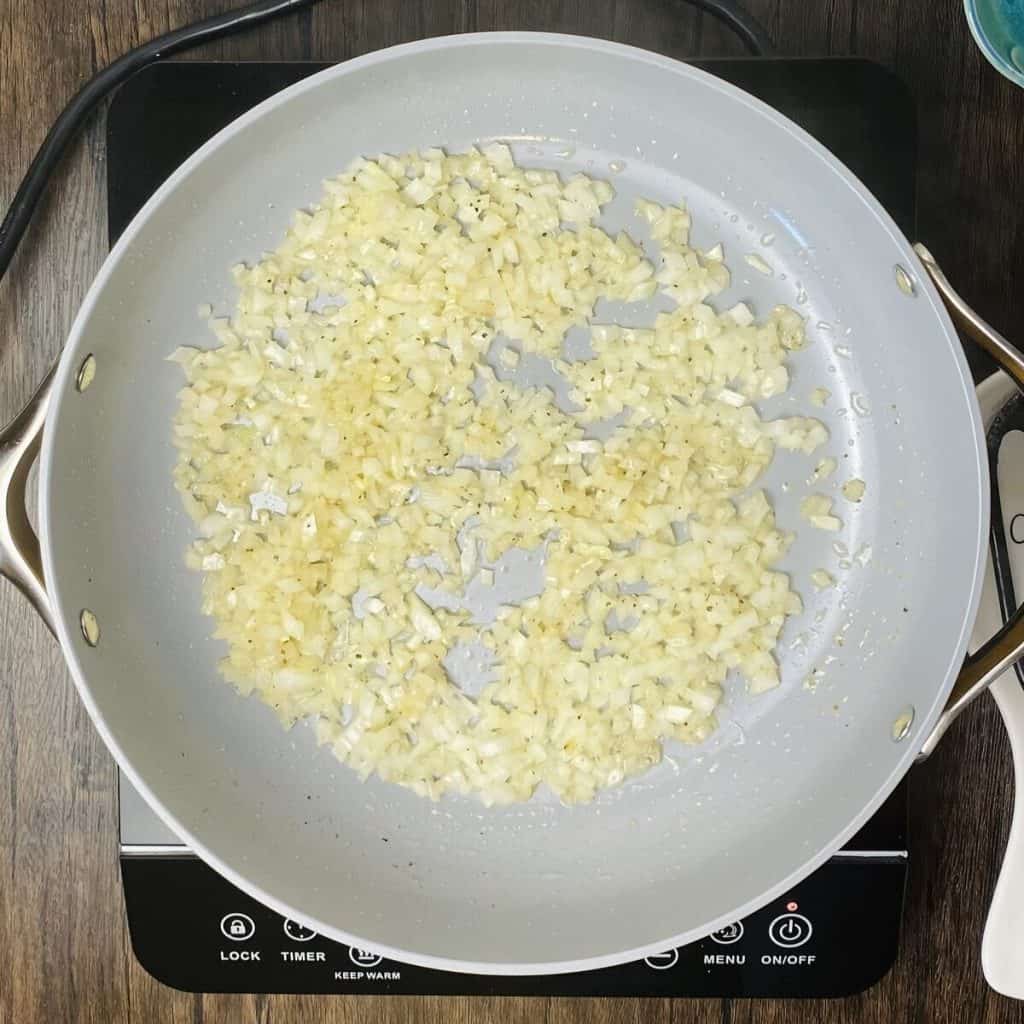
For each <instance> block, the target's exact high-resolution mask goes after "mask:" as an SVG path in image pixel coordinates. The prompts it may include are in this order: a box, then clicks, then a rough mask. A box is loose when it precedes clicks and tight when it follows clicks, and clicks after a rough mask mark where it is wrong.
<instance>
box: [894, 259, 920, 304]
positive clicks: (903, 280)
mask: <svg viewBox="0 0 1024 1024" xmlns="http://www.w3.org/2000/svg"><path fill="white" fill-rule="evenodd" d="M892 273H893V277H895V278H896V287H897V288H899V290H900V291H901V292H903V294H904V295H909V296H911V298H913V296H915V295H916V294H917V285H916V284H914V279H913V278H912V277H911V276H910V274H908V273H907V271H906V268H904V267H901V266H900V265H899V264H898V263H897V264H896V265H895V266H894V267H893V268H892Z"/></svg>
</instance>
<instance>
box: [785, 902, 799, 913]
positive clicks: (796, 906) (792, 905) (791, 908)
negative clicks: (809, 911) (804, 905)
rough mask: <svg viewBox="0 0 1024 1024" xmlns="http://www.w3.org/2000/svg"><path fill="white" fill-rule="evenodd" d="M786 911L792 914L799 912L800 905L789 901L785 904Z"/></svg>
mask: <svg viewBox="0 0 1024 1024" xmlns="http://www.w3.org/2000/svg"><path fill="white" fill-rule="evenodd" d="M786 909H787V910H788V911H789V912H790V913H791V914H792V913H793V911H794V910H799V909H800V904H799V903H796V902H794V901H793V900H790V901H789V902H788V903H787V904H786Z"/></svg>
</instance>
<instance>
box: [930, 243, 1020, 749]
mask: <svg viewBox="0 0 1024 1024" xmlns="http://www.w3.org/2000/svg"><path fill="white" fill-rule="evenodd" d="M914 251H915V252H916V253H917V255H918V256H919V257H920V260H921V263H922V265H923V266H924V269H925V271H926V272H927V274H928V276H929V277H930V278H931V280H932V283H933V284H934V285H935V287H936V289H937V290H938V292H939V295H940V296H941V297H942V301H943V302H944V303H945V306H946V309H947V310H949V315H950V317H952V319H953V323H954V324H955V325H956V328H957V330H958V331H960V332H961V333H962V334H963V335H965V336H966V337H968V338H970V339H971V341H973V342H975V343H976V344H978V345H980V346H981V347H982V348H983V349H984V350H985V351H986V352H987V353H988V354H989V355H990V356H992V358H993V359H995V361H996V362H997V363H998V364H999V365H1000V367H1002V369H1003V370H1005V371H1006V373H1007V374H1008V375H1009V377H1010V378H1011V379H1012V380H1013V382H1014V384H1016V385H1017V387H1018V388H1020V390H1021V391H1024V355H1022V354H1021V352H1019V351H1018V350H1017V349H1016V348H1015V347H1014V346H1013V345H1011V344H1010V343H1009V342H1008V341H1007V340H1006V339H1005V338H1004V337H1003V336H1002V335H1001V334H1000V333H999V332H998V331H997V330H995V328H993V327H991V326H989V324H987V323H985V321H984V320H982V319H981V317H980V316H978V314H977V313H975V312H974V310H973V309H971V307H970V306H968V305H967V303H966V302H964V300H963V299H962V298H961V297H960V296H959V295H958V294H957V292H956V290H955V289H954V288H953V286H952V285H951V284H950V283H949V281H948V280H947V279H946V275H945V274H943V272H942V270H941V269H940V268H939V265H938V263H936V262H935V257H934V256H932V254H931V253H930V252H929V251H928V250H927V249H926V248H925V247H924V246H923V245H921V244H920V243H917V244H916V245H915V246H914ZM1022 656H1024V607H1021V608H1018V609H1017V610H1016V611H1015V612H1014V613H1013V615H1012V616H1010V618H1009V619H1008V620H1007V621H1006V623H1005V625H1003V627H1002V628H1001V629H1000V630H999V631H998V632H997V633H995V635H993V636H992V637H991V638H989V639H988V640H987V641H986V642H985V643H984V644H982V645H981V647H979V648H978V650H976V651H975V652H974V653H973V654H969V655H968V656H967V658H966V660H965V661H964V664H963V668H962V669H961V670H960V675H959V676H958V677H957V680H956V683H955V684H954V685H953V690H952V692H951V693H950V695H949V700H948V701H946V707H945V708H944V710H943V712H942V714H941V715H940V716H939V720H938V721H937V722H936V723H935V728H934V729H932V731H931V733H930V734H929V735H928V737H927V738H926V739H925V741H924V743H923V744H922V745H921V755H922V756H923V757H927V755H928V754H930V753H931V752H932V751H933V750H934V749H935V746H936V744H937V743H938V742H939V740H940V739H942V737H943V735H944V734H945V732H946V730H947V729H948V728H949V727H950V725H951V724H952V723H953V721H954V719H955V718H956V717H957V715H959V714H960V712H961V711H963V710H964V708H965V707H967V705H968V704H970V703H971V701H972V700H974V698H975V697H977V696H978V695H979V694H981V693H984V692H985V690H987V689H988V688H989V687H990V686H991V685H992V683H994V682H995V681H996V679H998V678H999V676H1000V675H1002V673H1003V672H1005V671H1006V669H1008V668H1010V667H1011V666H1012V665H1014V664H1015V663H1016V662H1017V661H1018V660H1020V658H1021V657H1022Z"/></svg>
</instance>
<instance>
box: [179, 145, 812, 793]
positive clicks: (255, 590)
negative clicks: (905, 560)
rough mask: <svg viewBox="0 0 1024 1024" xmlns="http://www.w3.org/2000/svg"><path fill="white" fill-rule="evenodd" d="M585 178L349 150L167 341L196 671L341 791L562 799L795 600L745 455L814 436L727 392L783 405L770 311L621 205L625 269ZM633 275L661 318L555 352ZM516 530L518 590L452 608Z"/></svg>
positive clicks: (790, 334) (756, 663)
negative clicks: (256, 253) (214, 653)
mask: <svg viewBox="0 0 1024 1024" xmlns="http://www.w3.org/2000/svg"><path fill="white" fill-rule="evenodd" d="M612 195H613V191H612V188H611V186H610V185H608V184H607V183H606V182H603V181H595V180H592V179H589V178H587V177H585V176H583V175H576V176H574V177H573V178H571V179H570V180H568V181H565V182H563V181H561V180H560V178H559V176H558V175H557V174H556V173H555V172H553V171H547V170H525V169H523V168H520V167H518V166H516V165H515V163H514V162H513V159H512V155H511V153H510V151H509V149H508V148H507V147H506V146H504V145H499V144H495V145H490V146H486V147H484V148H483V149H480V150H478V149H472V150H470V151H469V152H467V153H465V154H459V155H447V154H445V153H444V152H443V151H441V150H428V151H425V152H422V153H412V154H407V155H405V156H402V157H398V158H395V157H389V156H384V157H380V158H378V159H377V160H358V161H356V162H355V163H354V164H353V165H352V166H351V167H350V168H349V170H348V171H346V172H345V173H344V174H342V175H341V176H340V177H338V178H337V179H334V180H332V181H328V182H327V183H326V184H325V193H324V196H323V199H322V201H321V203H320V205H319V206H318V207H316V208H315V209H314V210H313V211H312V212H299V213H297V214H296V215H295V219H294V223H293V226H292V228H291V230H290V231H289V233H288V235H287V237H286V238H285V240H284V241H283V242H282V244H281V245H280V246H279V248H278V249H277V250H276V251H275V252H273V253H271V254H269V255H267V256H265V257H264V258H263V259H262V260H260V261H259V262H258V263H256V264H255V265H253V266H239V267H236V268H234V278H235V281H236V282H237V285H238V292H239V294H238V302H237V308H236V309H235V312H234V315H233V316H232V317H231V318H230V320H226V319H222V320H214V321H211V324H212V326H213V329H214V331H215V333H216V337H217V340H218V342H219V347H217V348H215V349H213V350H210V351H203V350H199V349H179V350H178V352H177V353H175V355H174V357H172V358H174V359H176V361H178V362H180V363H181V364H182V366H183V368H184V370H185V372H186V374H187V377H188V386H187V387H186V388H185V389H184V390H183V391H182V393H181V399H180V408H179V413H178V416H177V419H176V423H175V427H174V434H175V440H176V444H177V446H178V448H179V460H178V464H177V468H176V471H175V479H176V483H177V486H178V489H179V490H180V492H181V494H182V496H183V500H184V502H185V505H186V508H187V509H188V511H189V513H190V514H191V516H192V517H193V518H194V520H195V522H196V524H197V527H198V533H199V535H200V536H199V539H198V540H196V542H195V543H194V545H193V547H192V548H191V549H190V552H189V562H190V564H191V565H192V566H193V567H194V568H196V569H199V570H201V571H203V572H204V573H205V580H204V595H205V601H204V610H205V612H206V613H207V614H209V615H211V616H213V618H214V619H215V621H216V624H217V625H216V633H215V635H216V636H217V637H218V638H220V639H222V640H224V641H225V642H226V644H227V657H226V658H225V660H224V662H223V672H224V675H225V676H226V677H227V678H228V679H229V680H230V681H232V682H233V683H234V684H235V685H236V686H237V687H238V689H239V690H240V691H241V692H242V693H245V694H248V693H256V694H258V696H259V697H260V698H261V699H262V700H264V701H265V702H267V703H268V704H270V705H272V706H273V707H274V708H275V709H276V710H277V712H278V713H279V715H280V716H281V718H282V719H283V720H284V722H285V723H286V724H290V723H292V722H294V721H296V720H298V719H300V718H306V717H312V718H315V719H316V721H317V729H318V735H319V738H320V740H321V741H322V742H323V743H327V744H329V745H330V746H331V748H332V749H333V750H334V752H335V753H336V754H337V756H338V757H339V758H341V759H342V760H343V761H345V762H347V763H348V764H350V765H351V766H352V767H353V768H355V769H356V770H357V771H358V772H359V773H360V774H361V775H362V776H363V777H366V776H368V775H369V774H370V773H371V772H377V773H378V774H379V775H380V776H381V777H382V778H384V779H388V780H391V781H394V782H397V783H401V784H402V785H405V786H409V787H411V788H412V789H413V790H415V791H416V792H417V793H420V794H423V795H426V796H429V797H432V798H437V797H439V796H440V795H441V794H443V793H445V792H448V791H455V792H460V793H471V794H475V795H477V796H478V797H479V798H481V799H482V800H483V801H484V802H485V803H488V804H490V803H505V802H511V801H518V800H525V799H527V798H529V797H530V795H531V794H532V793H533V792H534V790H535V789H536V788H537V786H538V785H540V784H541V783H546V784H547V785H548V786H549V787H550V788H551V789H552V790H553V791H554V792H555V793H557V794H558V795H559V796H560V797H561V798H562V799H563V800H565V801H568V802H579V801H586V800H590V799H591V798H593V796H594V795H595V793H596V792H597V791H598V790H600V789H601V788H603V787H608V786H614V785H616V784H618V783H621V782H622V781H623V780H624V779H625V778H627V777H629V776H632V775H636V774H637V773H639V772H642V771H644V770H645V769H647V768H648V767H650V766H651V765H652V764H654V763H656V762H657V761H658V760H659V759H660V757H661V743H662V740H664V739H666V738H670V737H671V738H675V739H679V740H683V741H685V742H688V743H694V742H699V741H701V740H703V739H704V738H705V737H707V736H708V735H709V734H710V733H711V731H712V730H713V729H714V727H715V717H714V712H715V708H716V706H717V704H718V702H719V700H720V698H721V695H722V684H723V681H724V680H725V677H726V674H727V673H728V672H730V671H731V670H736V671H737V672H739V673H741V674H742V675H743V676H744V677H745V678H746V680H747V683H748V686H749V689H750V690H751V691H753V692H757V691H762V690H766V689H769V688H771V687H773V686H775V685H777V683H778V681H779V673H778V668H777V665H776V662H775V659H774V656H773V650H774V647H775V644H776V641H777V639H778V636H779V631H780V629H781V627H782V624H783V621H784V619H785V617H786V616H787V615H789V614H792V613H794V612H797V611H799V609H800V599H799V598H798V596H797V595H796V594H795V593H794V592H793V591H792V590H791V589H790V586H789V580H788V578H787V576H786V575H784V574H783V573H780V572H777V571H775V570H773V568H772V567H773V565H774V564H775V563H776V562H777V560H778V559H779V558H780V556H781V555H782V554H783V552H784V551H785V550H786V547H787V545H788V543H789V541H790V537H789V536H788V535H786V534H784V533H783V532H781V531H780V530H778V529H777V528H776V526H775V521H774V515H773V512H772V509H771V507H770V505H769V503H768V501H767V500H766V498H765V496H764V494H763V493H762V492H760V491H757V490H754V491H750V490H749V489H750V486H751V485H752V484H753V483H754V482H755V481H756V480H757V478H758V476H759V475H760V473H761V472H762V471H763V469H764V468H765V467H766V466H767V465H768V463H769V462H770V461H771V458H772V454H773V451H774V448H775V446H776V445H781V446H784V447H787V448H791V449H795V450H798V451H803V452H810V451H813V450H814V449H815V448H816V447H818V445H820V444H821V443H822V442H823V441H825V440H826V438H827V433H826V431H825V428H824V427H823V426H822V424H820V423H819V422H818V421H817V420H813V419H805V418H803V417H794V418H788V419H783V420H776V421H774V422H765V421H763V420H762V419H761V418H760V416H759V414H758V412H757V409H756V407H755V405H754V404H753V403H755V402H756V401H757V400H758V399H761V398H764V397H768V396H771V395H776V394H779V393H780V392H783V391H785V390H786V388H787V386H788V382H789V378H788V373H787V370H786V365H785V360H786V356H787V353H788V352H789V351H790V350H792V349H797V348H799V347H801V346H802V345H803V323H802V321H801V318H800V317H799V316H798V315H797V314H796V313H794V312H793V311H792V310H790V309H788V308H785V307H778V308H776V309H775V310H773V311H772V313H771V315H770V316H769V317H768V318H767V319H766V320H763V321H757V320H755V318H754V316H753V314H752V313H751V312H750V310H749V309H747V307H745V306H742V304H741V305H740V306H736V307H733V308H732V309H731V310H729V311H728V312H726V313H723V314H718V313H716V312H715V310H714V309H713V308H712V307H711V306H710V305H708V304H707V303H706V301H705V300H707V299H708V298H710V297H712V296H714V295H715V294H717V293H719V292H721V291H722V289H723V288H725V287H726V285H727V284H728V281H729V274H728V271H727V269H726V267H725V265H724V264H723V263H722V262H721V257H722V253H721V250H720V248H718V249H717V252H715V251H712V252H709V253H707V254H705V255H702V254H700V253H699V252H697V251H696V250H694V249H693V248H691V247H690V245H689V241H688V236H689V227H690V219H689V215H688V214H687V212H686V210H685V209H683V208H678V207H663V206H660V205H658V204H656V203H650V202H641V203H639V204H638V209H637V213H638V215H639V217H640V218H641V220H642V221H643V222H645V223H646V224H647V225H648V227H649V230H650V233H651V235H652V236H653V238H654V240H655V244H656V247H657V255H656V258H654V259H652V258H649V257H648V256H647V255H646V254H645V252H644V251H643V249H642V248H641V247H640V246H639V245H637V244H636V243H635V242H634V241H632V240H631V239H630V238H629V237H627V236H626V235H625V234H620V235H619V236H617V237H612V236H610V235H609V234H607V233H606V232H605V231H604V230H603V229H602V228H601V227H599V226H598V225H597V223H596V221H597V218H598V217H599V215H600V212H601V208H602V206H604V205H605V204H606V203H607V202H608V201H609V200H610V199H611V198H612ZM656 291H660V292H662V293H664V294H665V295H667V296H669V297H670V298H672V299H674V300H675V303H676V307H675V308H674V309H672V310H671V311H670V312H665V313H662V314H660V315H659V316H658V317H657V320H656V322H655V324H654V326H653V327H651V328H650V329H627V328H620V327H618V326H616V325H614V324H607V325H602V326H594V327H593V328H592V331H591V333H592V345H593V350H594V357H593V358H590V359H587V360H584V361H577V362H569V361H567V360H565V359H563V358H562V356H561V352H562V342H563V338H564V336H565V333H566V331H567V330H568V329H569V328H570V327H580V326H587V325H589V324H590V320H591V317H592V316H593V311H594V304H595V302H596V301H597V300H598V299H602V298H603V299H618V300H621V301H626V302H635V301H640V300H644V299H649V298H650V297H651V296H653V295H654V294H655V292H656ZM496 338H505V339H514V340H515V342H516V343H518V344H517V347H521V350H522V352H523V353H531V354H533V355H542V356H545V357H547V358H549V359H550V360H552V361H553V363H554V366H555V368H556V369H557V370H558V371H559V372H560V373H561V374H562V375H563V376H564V377H565V378H566V379H567V380H568V381H569V383H570V386H571V392H570V394H571V396H572V400H573V402H575V404H576V406H577V407H578V408H579V409H580V410H582V411H579V412H565V411H562V409H561V408H559V406H558V405H556V404H555V402H554V401H553V400H552V394H551V392H549V391H548V390H544V389H522V388H520V387H517V386H516V385H515V384H514V383H511V382H509V381H505V380H498V379H497V377H496V376H495V373H494V372H493V371H492V370H491V368H490V367H489V366H487V365H486V364H485V363H484V361H483V357H484V355H485V354H486V353H487V352H488V350H489V348H490V347H491V345H492V342H494V341H495V339H496ZM505 351H506V355H510V354H509V352H508V350H507V349H506V350H505ZM516 361H517V358H516V356H515V355H514V354H511V355H510V358H509V360H508V361H505V360H504V359H503V365H504V366H505V368H506V369H508V368H510V367H511V366H512V365H513V364H514V363H515V362H516ZM499 376H503V374H500V373H499ZM609 416H615V417H616V420H615V424H616V425H615V427H614V429H610V428H609V429H610V433H609V432H608V431H606V432H605V433H606V434H607V436H606V438H605V439H604V440H596V439H595V437H594V431H593V430H588V426H591V427H592V426H593V425H594V423H595V421H597V420H600V419H602V418H604V417H609ZM598 433H600V432H598ZM827 511H828V510H825V509H822V510H820V513H819V517H824V516H826V515H827ZM674 526H675V530H676V531H678V533H677V532H674ZM677 537H678V539H677ZM540 548H542V549H543V551H544V553H545V560H544V579H545V585H544V586H543V589H542V590H541V592H540V593H536V592H534V593H532V594H526V595H525V599H523V600H520V601H518V603H515V602H512V601H511V600H510V601H508V602H504V603H503V602H501V601H498V602H497V604H496V607H497V608H498V612H497V614H496V615H493V616H490V617H488V616H476V615H474V611H473V609H472V607H470V605H471V604H472V602H470V601H468V600H467V595H468V594H469V593H470V592H472V593H474V594H476V595H477V596H478V597H479V595H481V594H484V595H486V594H487V593H488V592H491V591H489V588H492V587H498V586H499V585H500V583H501V576H502V571H503V563H502V558H503V556H505V555H506V554H507V553H508V552H509V551H512V550H517V549H518V550H520V551H528V550H530V549H540ZM493 593H498V591H493ZM430 595H433V596H432V597H431V596H430ZM521 596H523V595H521ZM483 603H484V604H486V601H484V602H483ZM481 642H482V643H483V644H485V645H486V646H487V647H488V648H490V650H491V651H493V653H494V656H495V660H494V664H493V666H492V668H491V679H490V681H489V682H487V683H486V684H485V685H484V686H483V687H482V690H481V691H480V692H479V693H477V694H471V693H468V692H464V691H463V690H462V689H461V688H460V687H459V686H458V685H456V683H455V682H454V681H453V679H452V678H451V677H450V676H449V674H448V672H447V671H446V668H445V664H444V662H445V659H446V657H448V656H449V655H450V654H451V653H452V652H453V651H454V650H456V649H458V648H459V647H460V645H470V644H474V643H477V644H479V643H481Z"/></svg>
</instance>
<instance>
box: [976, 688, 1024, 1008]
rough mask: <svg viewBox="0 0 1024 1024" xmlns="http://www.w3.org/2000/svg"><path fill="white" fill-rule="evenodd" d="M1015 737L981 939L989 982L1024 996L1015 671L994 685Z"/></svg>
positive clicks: (1021, 705)
mask: <svg viewBox="0 0 1024 1024" xmlns="http://www.w3.org/2000/svg"><path fill="white" fill-rule="evenodd" d="M992 695H993V696H994V697H995V699H996V703H997V704H998V705H999V711H1000V713H1001V714H1002V716H1003V723H1004V724H1005V725H1006V731H1007V733H1008V734H1009V737H1010V749H1011V750H1012V751H1013V765H1014V794H1015V799H1014V808H1013V821H1012V823H1011V825H1010V837H1009V839H1008V840H1007V842H1006V852H1005V853H1004V855H1003V866H1002V868H1001V869H1000V871H999V881H998V882H996V887H995V891H994V892H993V893H992V905H991V906H990V907H989V911H988V917H987V918H986V920H985V933H984V936H983V937H982V940H981V966H982V969H983V970H984V972H985V979H986V981H988V983H989V985H991V986H992V988H994V989H995V990H996V991H997V992H1001V993H1002V994H1003V995H1004V996H1010V997H1012V998H1013V999H1024V688H1022V687H1021V685H1020V683H1019V682H1018V681H1017V676H1016V674H1014V673H1012V672H1011V673H1008V675H1007V676H1005V677H1004V680H1003V681H1001V682H1000V683H999V684H997V685H996V686H994V687H993V688H992Z"/></svg>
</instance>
